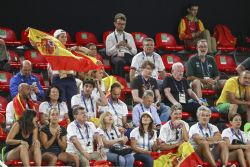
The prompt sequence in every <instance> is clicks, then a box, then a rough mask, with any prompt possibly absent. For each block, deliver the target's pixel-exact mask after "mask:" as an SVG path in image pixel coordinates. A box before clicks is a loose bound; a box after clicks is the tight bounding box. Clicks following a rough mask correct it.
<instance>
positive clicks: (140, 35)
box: [131, 32, 148, 48]
mask: <svg viewBox="0 0 250 167" xmlns="http://www.w3.org/2000/svg"><path fill="white" fill-rule="evenodd" d="M131 34H132V36H133V38H134V41H135V45H136V47H137V48H141V47H142V42H143V39H145V38H147V37H148V36H147V35H146V34H144V33H142V32H131Z"/></svg>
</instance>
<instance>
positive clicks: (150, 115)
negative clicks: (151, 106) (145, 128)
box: [141, 111, 154, 120]
mask: <svg viewBox="0 0 250 167" xmlns="http://www.w3.org/2000/svg"><path fill="white" fill-rule="evenodd" d="M146 114H147V115H148V116H149V117H150V118H151V119H152V120H154V119H153V116H152V114H151V113H150V112H148V111H145V112H143V113H142V115H141V118H142V117H143V115H146Z"/></svg>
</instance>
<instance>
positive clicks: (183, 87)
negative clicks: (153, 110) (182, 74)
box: [163, 76, 190, 106]
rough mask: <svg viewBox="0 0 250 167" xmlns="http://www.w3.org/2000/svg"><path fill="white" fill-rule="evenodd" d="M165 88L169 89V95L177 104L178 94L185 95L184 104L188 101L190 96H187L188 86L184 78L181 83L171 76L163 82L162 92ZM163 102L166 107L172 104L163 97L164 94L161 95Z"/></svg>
mask: <svg viewBox="0 0 250 167" xmlns="http://www.w3.org/2000/svg"><path fill="white" fill-rule="evenodd" d="M165 88H170V93H171V94H172V95H173V97H174V98H175V100H176V101H178V102H179V92H180V93H185V96H186V103H187V101H188V100H189V99H190V96H189V95H188V89H190V86H189V84H188V82H187V80H186V79H185V78H183V79H182V80H181V81H176V80H175V79H174V78H173V77H172V76H168V77H166V78H165V79H164V81H163V90H164V89H165ZM177 88H178V89H177ZM163 102H164V103H165V104H166V105H168V106H172V103H171V102H170V101H169V100H168V98H167V97H166V96H165V93H163Z"/></svg>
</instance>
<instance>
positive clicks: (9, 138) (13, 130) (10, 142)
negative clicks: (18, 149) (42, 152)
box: [6, 122, 21, 145]
mask: <svg viewBox="0 0 250 167" xmlns="http://www.w3.org/2000/svg"><path fill="white" fill-rule="evenodd" d="M19 130H20V127H19V124H18V123H17V122H16V123H14V124H13V126H12V127H11V129H10V132H9V133H8V136H7V138H6V144H8V145H17V144H21V141H20V140H16V139H14V137H15V136H16V135H17V134H18V132H19Z"/></svg>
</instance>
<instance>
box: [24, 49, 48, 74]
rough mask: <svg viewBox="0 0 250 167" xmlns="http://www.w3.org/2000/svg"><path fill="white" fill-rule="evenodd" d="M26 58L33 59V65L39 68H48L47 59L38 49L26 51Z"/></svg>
mask: <svg viewBox="0 0 250 167" xmlns="http://www.w3.org/2000/svg"><path fill="white" fill-rule="evenodd" d="M24 58H25V59H26V60H29V61H31V63H32V66H33V67H34V68H36V69H39V70H46V69H47V66H48V62H47V60H46V59H45V58H44V57H43V56H42V55H41V54H40V53H39V51H37V50H28V51H26V52H25V53H24Z"/></svg>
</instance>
